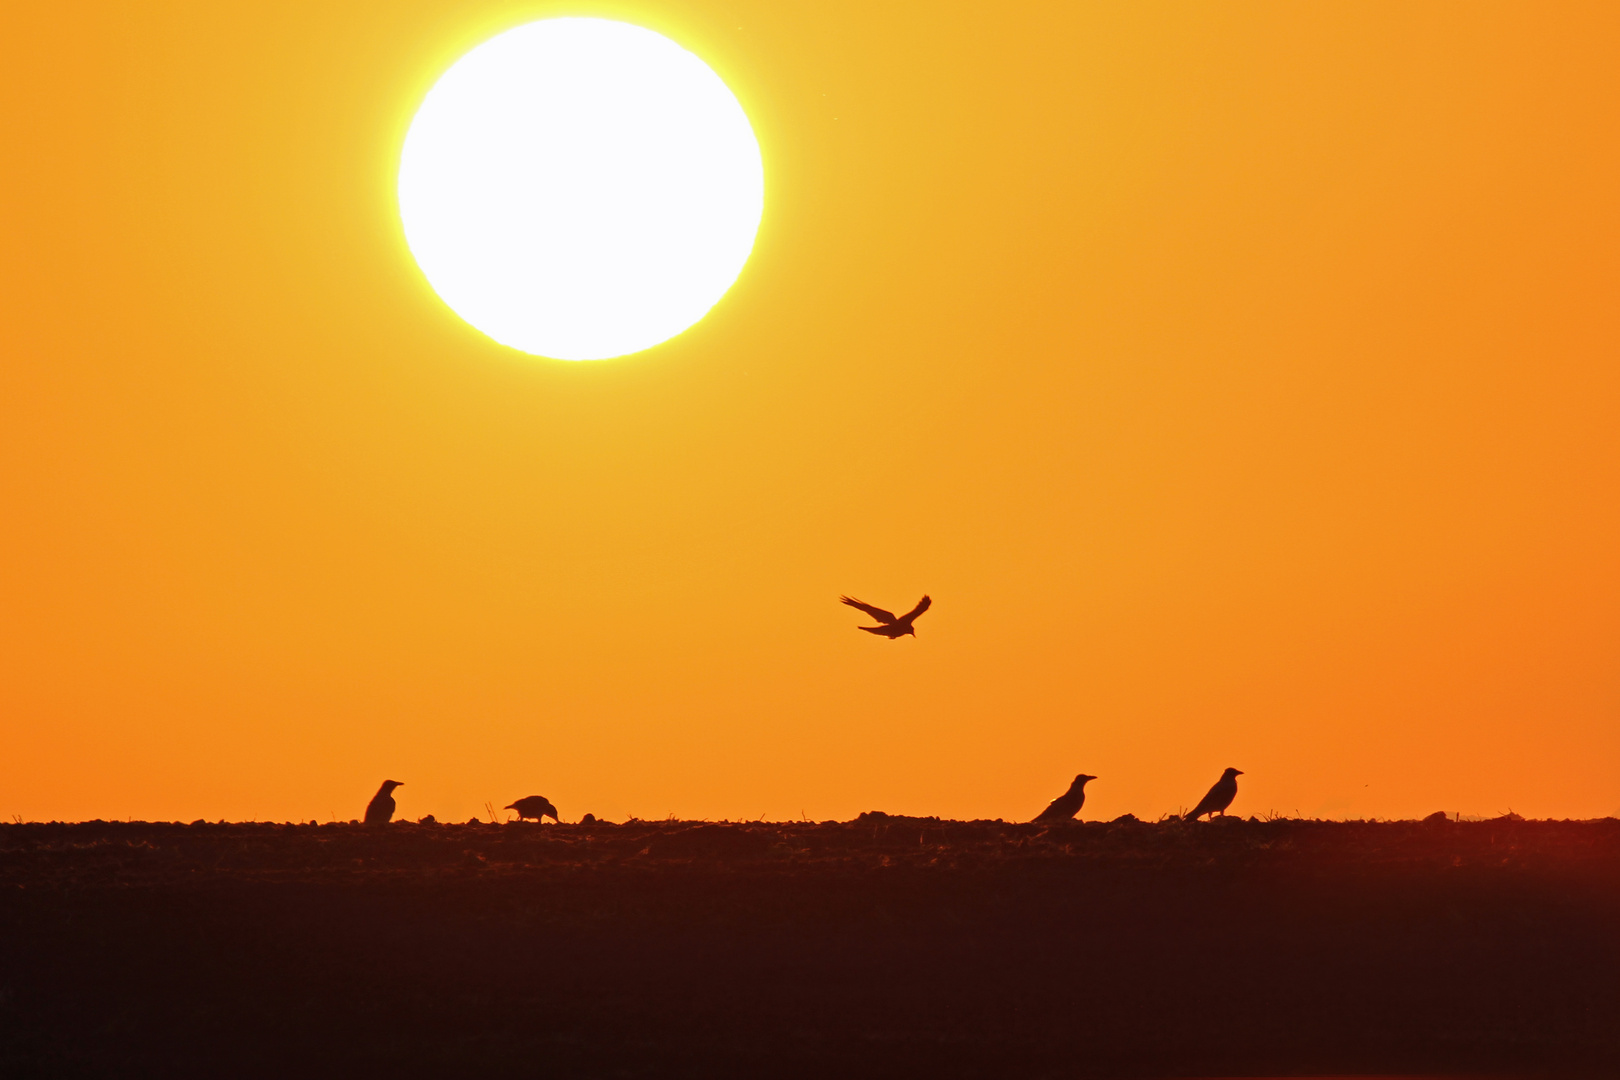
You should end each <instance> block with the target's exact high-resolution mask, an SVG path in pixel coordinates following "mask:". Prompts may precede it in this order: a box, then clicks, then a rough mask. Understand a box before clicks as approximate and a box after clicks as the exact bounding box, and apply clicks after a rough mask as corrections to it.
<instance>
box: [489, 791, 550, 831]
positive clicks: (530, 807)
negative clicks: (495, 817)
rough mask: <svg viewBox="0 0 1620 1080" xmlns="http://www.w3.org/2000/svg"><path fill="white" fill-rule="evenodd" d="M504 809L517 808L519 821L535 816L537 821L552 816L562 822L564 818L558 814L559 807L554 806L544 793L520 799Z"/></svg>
mask: <svg viewBox="0 0 1620 1080" xmlns="http://www.w3.org/2000/svg"><path fill="white" fill-rule="evenodd" d="M503 809H506V810H516V811H517V812H518V820H519V821H522V820H523V819H524V818H534V820H536V821H539V820H541V819H542V818H550V819H551V820H552V821H555V822H556V823H557V824H559V825H561V824H562V819H561V818H559V817H558V816H557V808H556V807H555V806H552V805H551V800H550V799H548V798H546V797H545V796H544V795H529V796H526V797H525V798H522V799H519V800H518V801H517V802H515V803H513V804H512V805H511V806H507V807H504V808H503Z"/></svg>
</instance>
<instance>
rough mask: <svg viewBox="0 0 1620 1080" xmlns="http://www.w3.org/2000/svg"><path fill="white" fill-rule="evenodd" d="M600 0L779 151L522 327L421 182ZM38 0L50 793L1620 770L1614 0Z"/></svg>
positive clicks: (305, 801) (1556, 788)
mask: <svg viewBox="0 0 1620 1080" xmlns="http://www.w3.org/2000/svg"><path fill="white" fill-rule="evenodd" d="M554 14H594V15H604V16H609V17H615V18H623V19H626V20H629V21H633V22H638V23H640V24H642V25H646V26H649V27H652V28H654V29H656V30H659V31H661V32H663V33H665V34H668V35H670V36H671V37H673V38H674V39H675V40H677V41H679V42H680V43H682V44H684V45H686V46H687V47H688V48H691V49H693V50H694V51H695V52H697V53H698V54H699V55H700V56H702V57H703V58H704V59H705V60H707V61H708V62H709V63H710V64H711V65H712V66H713V67H714V68H715V70H716V71H718V72H719V73H720V75H721V76H722V77H723V78H725V79H726V81H727V82H728V83H729V84H730V86H731V87H732V89H733V91H734V92H735V93H736V94H737V96H738V98H739V99H740V100H741V102H742V103H743V105H744V107H745V109H747V111H748V113H749V115H750V117H751V119H752V121H753V123H754V126H755V130H756V132H757V134H758V136H759V139H760V143H761V148H762V151H763V153H764V157H765V166H766V184H767V191H766V211H765V219H764V223H763V225H762V228H761V232H760V236H759V241H758V244H757V246H756V248H755V251H754V255H753V258H752V260H751V261H750V263H749V264H748V266H747V268H746V269H745V270H744V271H743V274H742V276H741V278H740V279H739V280H738V282H737V284H736V286H735V287H734V288H733V289H732V291H731V293H730V294H729V295H728V296H727V297H726V298H725V299H724V300H723V301H722V302H721V303H720V304H719V306H718V307H716V308H715V310H714V311H713V312H711V313H710V315H709V316H708V317H707V318H706V319H705V320H704V321H703V322H701V323H700V324H698V325H697V326H696V327H695V328H693V329H692V330H691V331H689V332H687V333H686V334H684V335H683V336H681V337H679V338H677V339H675V340H674V341H671V342H669V343H667V344H665V345H662V346H659V347H658V348H655V349H653V350H650V351H648V352H646V353H643V354H640V355H637V356H635V357H631V358H627V359H622V360H616V361H607V362H600V363H563V362H556V361H548V360H541V359H535V358H530V357H526V356H523V355H521V354H518V353H515V352H512V351H510V350H507V349H505V348H502V347H500V346H498V345H495V344H494V343H493V342H491V341H489V340H487V339H485V338H483V337H481V336H480V335H479V334H478V333H477V332H476V331H474V330H472V329H470V328H469V327H467V326H466V325H464V324H462V323H461V322H459V320H458V319H457V318H456V317H455V316H454V315H453V314H452V313H451V312H450V311H449V310H448V309H447V308H445V307H444V306H443V305H442V304H441V303H440V302H439V301H438V300H437V299H436V297H435V296H434V295H433V293H432V292H431V290H430V289H429V288H428V286H427V285H426V283H425V282H424V280H423V279H422V277H421V276H420V274H419V273H418V271H417V270H416V268H415V266H414V264H413V263H412V261H411V259H410V257H409V254H408V252H407V251H406V249H405V246H404V242H403V240H402V237H401V232H400V227H399V223H398V219H397V217H396V212H395V206H394V199H393V185H394V172H395V166H396V163H397V157H398V152H399V147H400V143H401V140H402V139H403V136H404V131H405V128H406V125H407V124H408V123H409V121H410V118H411V115H412V112H413V110H414V108H415V106H416V104H417V103H418V102H419V101H420V99H421V96H422V95H423V94H424V93H425V92H426V90H427V88H428V87H429V86H430V85H431V84H432V82H433V80H434V79H435V78H436V77H437V75H438V74H439V73H440V72H442V71H443V70H444V68H445V67H446V66H448V65H449V64H450V63H451V62H452V61H453V60H454V59H455V58H456V57H457V56H459V55H460V54H461V53H462V52H464V51H465V50H466V49H467V48H469V47H470V46H472V45H473V44H475V43H477V42H478V41H481V40H483V39H485V38H487V37H489V36H490V35H492V34H494V33H496V32H498V31H500V30H503V29H505V28H508V27H510V26H513V25H516V24H519V23H522V22H526V21H528V20H530V19H534V18H539V17H544V16H546V15H554ZM6 23H7V31H6V33H5V34H3V35H0V60H3V62H0V88H3V95H0V139H3V141H4V155H5V158H4V160H5V167H4V169H0V202H3V206H4V213H3V215H0V276H3V280H0V334H3V337H0V343H3V357H0V738H3V743H4V753H3V754H0V814H5V815H7V816H10V815H14V814H15V815H19V816H21V817H23V818H25V819H52V818H60V819H78V818H95V817H100V818H113V817H116V818H124V817H131V816H132V817H135V818H149V819H180V820H190V819H192V818H198V817H206V818H209V819H218V818H233V819H235V818H258V819H275V820H292V819H299V820H302V819H307V818H312V817H313V818H319V819H321V820H326V819H328V818H330V817H333V816H336V817H338V818H342V819H348V818H351V817H357V816H359V814H360V811H361V809H362V808H363V806H364V804H365V802H366V800H367V799H368V798H369V797H370V795H371V794H372V792H373V791H374V790H375V789H376V786H377V784H378V782H379V781H381V780H382V779H383V778H384V777H392V778H394V779H397V780H403V781H405V782H406V786H405V787H404V788H402V789H401V790H400V791H399V792H398V795H397V797H398V801H399V805H400V814H401V816H403V817H407V818H416V817H419V816H421V815H423V814H427V813H433V814H436V815H438V816H439V817H440V818H441V819H447V818H456V819H464V818H466V817H468V816H470V815H472V814H478V815H479V816H484V809H483V808H484V804H485V802H486V801H490V802H494V803H495V804H496V805H497V806H499V805H501V804H504V803H507V802H510V801H512V799H514V798H516V797H518V796H520V795H527V794H530V793H534V792H538V793H542V794H545V795H548V796H549V797H550V798H552V799H553V800H554V801H555V802H556V803H557V804H558V805H559V807H561V808H562V811H563V816H564V817H565V818H577V817H578V815H579V814H581V813H583V812H585V811H592V812H594V813H596V814H598V815H605V816H608V817H612V818H623V817H625V816H628V815H637V816H640V817H663V816H665V815H668V814H676V815H679V816H682V817H731V818H737V817H746V818H754V817H757V816H760V815H764V816H766V817H769V818H783V817H795V818H796V817H798V816H800V814H807V815H809V816H810V817H812V818H829V817H840V818H842V817H849V816H852V815H854V814H856V813H858V812H860V811H862V810H867V809H883V810H887V811H889V812H892V813H916V814H940V815H947V816H953V817H1007V818H1028V817H1029V816H1031V815H1033V814H1034V813H1035V812H1037V811H1038V810H1039V809H1040V808H1041V807H1042V806H1044V805H1045V803H1046V801H1047V800H1048V799H1050V798H1052V797H1053V796H1055V795H1056V794H1058V793H1059V792H1061V791H1062V790H1063V788H1064V786H1065V785H1066V784H1067V782H1068V780H1069V779H1070V778H1071V777H1072V776H1073V775H1074V774H1075V773H1076V772H1080V771H1085V772H1089V773H1095V774H1097V775H1098V776H1099V777H1100V779H1099V780H1097V781H1095V782H1094V783H1093V784H1092V785H1091V789H1090V801H1089V802H1088V804H1087V806H1086V809H1085V811H1084V814H1083V816H1085V817H1090V818H1095V817H1102V818H1110V817H1113V816H1116V815H1118V814H1122V813H1125V812H1127V811H1129V812H1132V813H1135V814H1137V815H1139V816H1142V817H1149V818H1156V817H1158V816H1159V815H1160V814H1162V813H1164V812H1166V811H1173V810H1175V809H1177V808H1178V807H1181V806H1186V805H1190V804H1191V802H1192V801H1194V800H1196V799H1197V798H1198V797H1199V796H1200V795H1201V794H1202V793H1203V792H1204V790H1205V789H1206V788H1207V787H1208V786H1209V784H1210V783H1211V782H1212V781H1213V780H1214V779H1215V778H1216V777H1217V776H1218V775H1219V773H1220V771H1221V769H1222V768H1223V767H1225V766H1227V765H1233V766H1236V767H1238V768H1241V769H1244V770H1245V771H1246V775H1245V776H1244V778H1243V780H1242V788H1241V791H1240V794H1239V796H1238V801H1237V802H1236V803H1235V804H1234V806H1233V810H1234V812H1241V813H1244V814H1251V813H1264V812H1266V811H1278V812H1282V813H1286V814H1289V815H1294V814H1296V813H1297V814H1304V815H1323V816H1331V817H1360V816H1411V815H1417V814H1425V813H1428V812H1430V811H1433V810H1438V809H1445V810H1450V811H1460V812H1463V813H1468V814H1496V813H1501V812H1504V811H1507V810H1509V809H1512V810H1515V811H1517V812H1519V813H1521V814H1524V815H1526V816H1537V817H1543V816H1553V817H1564V816H1577V817H1587V816H1599V815H1605V814H1617V813H1620V662H1617V658H1620V558H1617V556H1620V352H1617V346H1620V290H1617V287H1620V210H1617V196H1620V8H1616V6H1615V5H1612V4H1600V3H1591V4H1576V3H1565V4H1560V3H1539V2H1538V3H1528V2H1526V3H1518V4H1491V3H1467V4H1464V3H1444V4H1440V3H1418V2H1412V0H1400V2H1391V3H1370V2H1365V0H1356V2H1353V3H1320V4H1309V5H1305V4H1296V3H1291V2H1277V3H1261V4H1257V3H1233V2H1224V0H1223V2H1221V3H1207V4H1189V3H1174V4H1165V3H1144V2H1140V0H1130V2H1119V3H1111V4H1089V3H1071V2H1063V3H1046V4H1010V5H1001V6H992V7H986V6H985V5H982V4H975V5H968V4H960V3H958V4H949V3H947V4H941V3H939V2H937V0H930V2H928V3H893V4H877V5H874V4H871V3H870V2H865V0H863V2H859V3H857V2H844V0H817V2H815V3H809V2H802V0H796V2H782V0H771V2H768V3H766V2H757V0H734V2H703V0H692V2H671V3H665V4H657V5H655V4H650V3H636V2H630V0H625V2H607V3H590V2H587V3H575V4H570V5H567V6H562V5H557V4H546V3H510V2H509V3H497V2H492V0H461V2H456V3H450V2H445V0H440V2H435V3H429V2H421V0H387V2H386V3H382V2H369V0H366V2H352V3H344V4H332V3H330V0H322V2H319V3H317V2H313V0H277V2H276V3H273V4H251V3H241V4H219V3H214V2H209V3H202V2H171V3H154V4H141V5H129V4H123V3H119V4H114V3H110V2H89V3H82V4H74V5H60V4H30V5H26V6H25V5H14V6H13V8H10V9H8V13H7V16H6ZM925 591H926V592H929V593H931V594H932V595H933V597H934V600H935V604H934V609H933V610H932V611H931V612H929V613H928V614H927V615H926V616H925V617H924V618H922V619H921V620H920V621H919V622H918V633H919V636H918V638H917V639H916V640H911V639H906V640H903V641H899V642H894V643H891V642H888V641H884V640H879V639H874V638H872V637H869V636H868V635H865V634H861V633H859V632H857V631H856V630H855V629H854V626H855V625H856V624H857V622H859V621H860V617H859V616H858V615H857V614H856V613H854V612H852V611H850V610H848V609H846V608H843V607H840V606H839V604H838V603H837V598H838V594H839V593H841V592H849V593H853V594H855V595H857V596H860V597H862V598H864V599H866V600H869V601H872V602H874V603H877V604H880V605H883V606H887V607H896V608H904V607H908V606H910V604H911V603H913V602H914V601H915V600H916V598H917V596H918V595H920V594H921V593H923V592H925Z"/></svg>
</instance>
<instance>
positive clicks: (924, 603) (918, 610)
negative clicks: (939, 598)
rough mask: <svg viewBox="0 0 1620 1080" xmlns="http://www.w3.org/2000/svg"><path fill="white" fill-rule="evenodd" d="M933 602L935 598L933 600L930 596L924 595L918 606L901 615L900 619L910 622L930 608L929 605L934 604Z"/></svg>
mask: <svg viewBox="0 0 1620 1080" xmlns="http://www.w3.org/2000/svg"><path fill="white" fill-rule="evenodd" d="M933 602H934V601H933V600H931V599H930V598H928V597H926V596H924V597H923V598H922V599H921V600H919V601H917V606H916V607H914V608H912V609H911V610H910V611H908V612H906V613H905V614H904V615H902V616H900V621H901V622H910V621H911V620H912V619H915V618H916V617H917V616H919V615H921V614H922V613H923V612H925V611H927V610H928V605H930V604H932V603H933Z"/></svg>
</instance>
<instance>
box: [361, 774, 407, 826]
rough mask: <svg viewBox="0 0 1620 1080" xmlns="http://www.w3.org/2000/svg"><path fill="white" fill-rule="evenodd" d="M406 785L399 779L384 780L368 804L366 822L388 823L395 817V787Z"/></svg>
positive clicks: (375, 823)
mask: <svg viewBox="0 0 1620 1080" xmlns="http://www.w3.org/2000/svg"><path fill="white" fill-rule="evenodd" d="M404 786H405V785H404V784H402V783H400V782H399V781H398V780H384V781H383V782H382V787H380V788H378V789H377V794H375V795H373V796H372V797H371V801H370V802H368V803H367V804H366V824H367V825H386V824H388V823H389V822H390V821H392V820H393V818H394V789H395V788H397V787H404Z"/></svg>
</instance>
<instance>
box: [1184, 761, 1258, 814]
mask: <svg viewBox="0 0 1620 1080" xmlns="http://www.w3.org/2000/svg"><path fill="white" fill-rule="evenodd" d="M1242 775H1243V770H1242V769H1227V770H1226V771H1225V772H1223V773H1221V778H1220V779H1219V780H1217V781H1215V786H1214V787H1212V788H1210V789H1209V794H1208V795H1205V796H1204V797H1203V798H1202V799H1199V800H1198V805H1197V806H1195V807H1193V810H1192V813H1190V814H1188V815H1187V816H1186V817H1184V818H1182V819H1181V820H1183V821H1197V820H1198V819H1199V818H1201V817H1203V816H1204V815H1205V814H1210V815H1215V814H1219V815H1221V816H1222V817H1225V816H1226V808H1227V807H1228V806H1231V805H1232V800H1233V799H1235V798H1237V778H1238V777H1240V776H1242Z"/></svg>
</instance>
